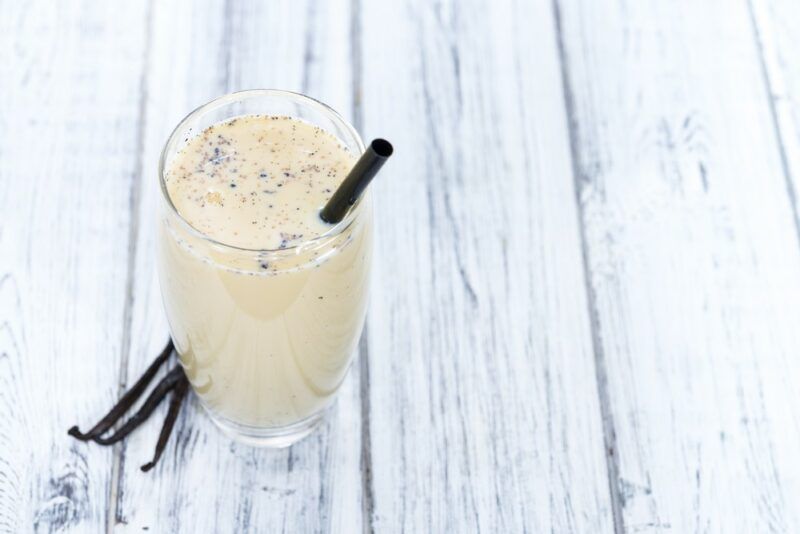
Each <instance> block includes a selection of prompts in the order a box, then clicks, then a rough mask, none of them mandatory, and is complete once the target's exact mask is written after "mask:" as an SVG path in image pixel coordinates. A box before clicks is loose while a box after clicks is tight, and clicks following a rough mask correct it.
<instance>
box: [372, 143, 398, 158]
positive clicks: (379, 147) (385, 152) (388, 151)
mask: <svg viewBox="0 0 800 534" xmlns="http://www.w3.org/2000/svg"><path fill="white" fill-rule="evenodd" d="M370 147H371V148H372V150H373V151H374V152H375V153H376V154H377V155H379V156H380V157H382V158H388V157H389V156H391V155H392V152H394V148H393V147H392V144H391V143H390V142H389V141H387V140H386V139H380V138H378V139H373V140H372V143H370Z"/></svg>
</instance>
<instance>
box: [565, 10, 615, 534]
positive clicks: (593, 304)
mask: <svg viewBox="0 0 800 534" xmlns="http://www.w3.org/2000/svg"><path fill="white" fill-rule="evenodd" d="M552 1H553V19H554V23H555V29H556V40H557V45H558V46H557V48H558V61H559V67H560V70H561V85H562V89H563V95H564V111H565V113H566V115H567V126H568V131H569V148H570V160H571V162H572V179H573V181H574V187H575V204H576V208H577V212H578V229H579V237H580V243H581V259H582V263H583V279H584V285H585V288H586V298H587V305H588V306H587V307H588V310H587V312H588V314H589V321H590V326H591V331H592V351H593V352H594V369H595V381H596V383H597V397H598V400H599V404H600V417H601V420H602V427H603V442H604V444H605V451H604V453H605V454H604V456H605V458H606V472H607V475H608V490H609V494H610V497H611V515H612V517H613V520H614V532H615V533H616V534H623V533H624V532H625V522H624V517H623V515H622V496H621V494H620V491H619V481H620V478H619V457H618V455H617V436H616V432H615V430H614V428H615V427H614V415H613V413H612V410H611V400H610V398H609V394H608V371H607V368H606V357H605V351H604V350H603V344H602V340H601V339H600V318H599V315H598V312H597V295H596V293H595V291H594V287H593V285H592V277H591V268H590V266H589V251H588V248H587V244H586V217H585V214H584V210H583V203H582V202H581V198H580V197H581V181H582V173H581V168H580V164H579V163H578V161H579V159H578V158H579V157H580V152H579V149H580V147H579V143H580V141H579V139H578V133H577V125H576V124H575V103H574V99H573V93H572V85H571V82H570V78H569V72H568V69H567V57H566V50H565V47H564V38H563V32H562V26H561V10H560V8H559V5H558V0H552Z"/></svg>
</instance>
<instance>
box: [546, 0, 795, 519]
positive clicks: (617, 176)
mask: <svg viewBox="0 0 800 534" xmlns="http://www.w3.org/2000/svg"><path fill="white" fill-rule="evenodd" d="M560 6H561V21H562V42H563V45H564V52H565V54H564V55H565V61H566V67H567V78H568V81H569V88H570V90H571V93H572V97H573V98H572V99H571V103H572V106H571V107H572V110H573V112H574V125H575V129H574V131H573V133H574V146H575V149H576V152H577V153H576V156H577V158H578V167H579V182H580V199H581V205H582V215H583V222H584V226H585V238H586V242H587V246H588V253H589V255H588V257H589V262H588V263H589V266H590V269H591V273H592V278H591V284H592V288H593V294H594V299H593V306H594V313H595V314H596V316H597V328H598V332H597V334H598V338H599V339H600V340H601V341H602V343H601V349H602V354H603V356H604V360H605V371H606V373H607V376H608V396H609V399H610V406H609V408H610V413H611V415H612V417H613V421H614V424H615V429H616V437H617V443H616V448H617V452H618V462H619V473H620V480H619V485H618V487H617V488H615V489H616V491H618V492H619V495H620V498H621V504H622V519H623V524H624V529H625V531H626V532H639V531H647V532H651V531H661V530H668V529H669V530H670V531H672V532H701V531H702V532H798V531H800V508H798V506H797V503H798V502H800V462H798V460H797V451H798V450H800V424H799V423H800V393H798V388H797V383H798V379H799V378H800V360H798V359H797V347H798V346H800V331H798V328H797V323H798V319H800V275H799V273H800V254H798V241H797V235H796V233H795V226H794V220H793V214H792V209H791V204H790V201H789V198H788V196H787V193H786V183H785V178H784V173H783V168H782V164H781V158H780V152H779V150H778V144H777V139H776V136H775V127H774V124H773V121H772V116H771V114H770V110H769V105H768V102H769V101H768V94H767V91H766V88H765V84H764V82H763V78H762V73H761V69H760V66H759V58H758V48H757V46H756V40H755V39H754V35H753V31H752V25H751V21H750V17H749V14H748V8H747V4H746V2H745V1H737V2H729V1H706V2H694V1H688V0H687V1H680V2H668V3H645V2H626V3H623V4H608V3H605V4H602V5H601V4H600V3H597V2H593V1H588V0H586V1H581V2H560Z"/></svg>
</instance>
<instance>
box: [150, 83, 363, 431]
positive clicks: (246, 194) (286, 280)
mask: <svg viewBox="0 0 800 534" xmlns="http://www.w3.org/2000/svg"><path fill="white" fill-rule="evenodd" d="M224 99H228V100H224ZM287 103H288V104H290V105H288V106H287ZM276 111H277V112H276ZM286 112H288V113H286ZM362 150H363V145H362V144H361V141H360V139H359V138H358V136H357V134H355V132H354V131H353V130H352V128H350V127H349V126H348V125H347V124H346V123H344V121H342V120H341V118H339V117H338V116H337V115H335V113H333V112H332V111H331V110H329V109H328V108H325V107H324V106H322V105H321V104H319V103H317V102H315V101H313V100H311V99H307V98H306V97H301V96H300V95H294V94H291V93H281V92H273V91H252V92H247V93H242V94H234V95H229V96H228V97H223V101H222V102H220V101H215V102H212V103H211V104H209V105H207V106H206V109H204V108H201V109H200V110H198V111H196V112H194V113H193V114H192V115H190V116H189V117H187V119H186V120H184V122H183V123H181V125H179V127H178V129H176V131H175V132H174V133H173V135H172V137H171V138H170V141H169V142H168V144H167V147H166V148H165V151H164V155H163V156H162V162H161V187H162V193H163V195H162V197H163V199H162V200H163V201H162V209H161V210H160V217H159V224H158V268H159V276H160V282H161V290H162V295H163V300H164V306H165V309H166V314H167V319H168V321H169V326H170V330H171V333H172V337H173V340H174V342H175V346H176V349H177V352H178V354H179V356H180V360H181V363H182V364H183V366H184V370H185V372H186V375H187V377H188V378H189V381H190V382H191V384H192V387H193V389H194V391H195V393H197V395H198V397H199V398H200V400H201V402H202V404H203V405H204V407H205V408H206V409H207V411H208V412H209V414H210V416H211V417H212V419H213V420H214V421H215V423H217V424H218V425H219V426H220V427H221V428H222V429H223V430H225V431H227V432H228V433H229V434H231V435H233V436H234V437H236V438H238V439H240V440H244V441H248V442H251V443H257V444H263V445H273V446H281V445H288V444H290V443H292V442H294V441H296V440H297V439H300V438H301V437H303V436H304V435H306V434H307V433H308V432H310V431H311V429H313V427H314V425H315V423H316V422H317V421H318V420H319V419H320V417H321V415H322V414H323V413H324V410H325V408H326V407H328V406H329V405H330V404H331V402H332V401H333V399H334V395H335V393H336V391H337V390H338V388H339V387H340V385H341V383H342V381H343V380H344V378H345V375H346V373H347V370H348V368H349V366H350V363H351V361H352V358H353V354H354V351H355V347H356V345H357V342H358V338H359V336H360V333H361V329H362V326H363V322H364V315H365V311H366V303H367V290H368V278H369V266H370V258H371V248H372V241H371V233H372V214H371V207H370V199H369V196H368V194H367V195H364V196H363V197H362V198H361V199H360V200H359V201H358V202H357V203H356V205H355V206H354V207H353V208H352V210H351V211H350V213H348V215H347V216H346V217H345V219H344V220H342V221H341V222H339V223H337V224H335V225H329V224H326V223H325V222H323V221H322V220H321V219H320V217H319V211H320V209H321V208H322V206H324V205H325V203H326V202H327V201H328V199H329V198H330V197H331V196H332V194H333V192H334V191H335V190H336V188H337V186H338V185H339V183H340V182H341V181H342V180H343V179H344V177H345V176H346V175H347V173H348V171H349V170H350V168H351V167H352V166H353V164H354V163H355V160H356V157H357V156H358V154H359V153H360V151H362Z"/></svg>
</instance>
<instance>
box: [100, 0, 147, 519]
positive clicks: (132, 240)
mask: <svg viewBox="0 0 800 534" xmlns="http://www.w3.org/2000/svg"><path fill="white" fill-rule="evenodd" d="M152 27H153V0H150V1H148V3H147V12H146V14H145V37H144V52H143V57H144V59H143V61H142V72H141V75H140V76H139V105H138V110H137V128H138V131H137V139H136V163H135V165H134V169H133V176H132V178H131V186H130V192H129V196H128V208H129V210H130V217H129V220H130V223H129V227H128V266H127V278H126V280H125V309H124V311H123V315H122V345H121V355H120V370H119V381H118V384H119V387H118V390H117V397H120V396H121V395H122V394H123V392H124V391H125V388H126V386H127V382H128V362H129V360H130V352H131V329H132V328H133V303H134V299H135V297H134V294H133V291H134V288H135V285H136V259H137V258H136V256H137V249H138V240H139V207H140V205H141V192H142V191H141V190H142V171H143V166H144V140H145V135H146V134H147V132H146V121H147V84H148V74H149V67H150V51H151V47H152V34H153V32H152ZM112 454H113V460H112V464H111V486H110V488H109V504H108V515H107V518H106V532H108V533H111V532H113V530H114V526H115V524H116V522H117V520H118V519H119V518H118V517H117V512H118V508H119V506H118V505H119V502H118V499H119V497H120V492H119V484H120V478H121V476H122V467H123V465H124V460H125V444H124V443H118V444H116V445H114V448H113V450H112Z"/></svg>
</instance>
